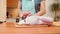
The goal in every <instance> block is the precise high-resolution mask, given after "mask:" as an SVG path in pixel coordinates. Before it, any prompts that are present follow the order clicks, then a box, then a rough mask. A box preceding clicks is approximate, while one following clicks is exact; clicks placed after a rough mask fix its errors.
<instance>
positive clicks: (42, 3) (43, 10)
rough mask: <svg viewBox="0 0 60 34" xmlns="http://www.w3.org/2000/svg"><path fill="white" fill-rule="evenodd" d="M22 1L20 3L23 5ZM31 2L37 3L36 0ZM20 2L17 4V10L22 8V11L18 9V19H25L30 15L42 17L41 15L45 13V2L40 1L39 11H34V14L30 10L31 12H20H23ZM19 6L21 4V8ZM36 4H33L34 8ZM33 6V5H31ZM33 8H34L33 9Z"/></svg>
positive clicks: (43, 0)
mask: <svg viewBox="0 0 60 34" xmlns="http://www.w3.org/2000/svg"><path fill="white" fill-rule="evenodd" d="M23 1H24V0H23ZM23 1H22V3H23ZM32 1H34V2H36V1H38V0H36V1H35V0H32ZM24 2H25V1H24ZM22 3H21V2H19V5H18V8H21V7H22V10H21V9H19V10H20V11H19V13H20V15H19V16H20V18H22V17H23V18H25V17H27V16H30V15H36V16H42V15H44V14H45V13H46V8H45V0H41V3H40V11H38V12H37V13H36V10H35V9H34V10H35V12H34V10H32V11H30V12H29V11H27V12H22V11H23V9H24V8H23V4H22ZM21 4H22V6H21ZM31 4H33V3H31ZM36 4H37V2H36V3H35V6H36ZM33 6H34V5H33ZM33 6H31V7H33ZM33 8H34V7H33ZM31 13H32V14H31Z"/></svg>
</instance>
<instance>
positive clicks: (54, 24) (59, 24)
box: [15, 22, 60, 28]
mask: <svg viewBox="0 0 60 34" xmlns="http://www.w3.org/2000/svg"><path fill="white" fill-rule="evenodd" d="M15 26H16V27H17V28H34V27H35V28H37V27H48V25H18V24H17V23H16V24H15ZM51 26H60V22H53V24H52V25H51Z"/></svg>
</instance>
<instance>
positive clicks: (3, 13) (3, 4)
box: [0, 0, 6, 21]
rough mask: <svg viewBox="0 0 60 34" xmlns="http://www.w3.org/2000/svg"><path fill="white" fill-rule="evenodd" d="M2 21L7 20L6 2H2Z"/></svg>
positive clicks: (0, 9) (0, 0)
mask: <svg viewBox="0 0 60 34" xmlns="http://www.w3.org/2000/svg"><path fill="white" fill-rule="evenodd" d="M0 20H3V21H5V20H6V0H0Z"/></svg>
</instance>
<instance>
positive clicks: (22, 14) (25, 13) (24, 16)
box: [20, 12, 32, 19]
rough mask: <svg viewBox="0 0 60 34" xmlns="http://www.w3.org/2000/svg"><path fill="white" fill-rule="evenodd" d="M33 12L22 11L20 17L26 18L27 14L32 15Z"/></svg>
mask: <svg viewBox="0 0 60 34" xmlns="http://www.w3.org/2000/svg"><path fill="white" fill-rule="evenodd" d="M31 15H32V14H31V13H30V12H22V13H21V14H20V18H22V19H25V18H26V17H27V16H31Z"/></svg>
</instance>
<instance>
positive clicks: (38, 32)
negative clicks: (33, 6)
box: [0, 23, 60, 34]
mask: <svg viewBox="0 0 60 34" xmlns="http://www.w3.org/2000/svg"><path fill="white" fill-rule="evenodd" d="M15 25H16V24H15V23H3V24H0V34H60V27H57V26H49V27H44V26H43V27H33V28H16V26H15Z"/></svg>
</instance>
